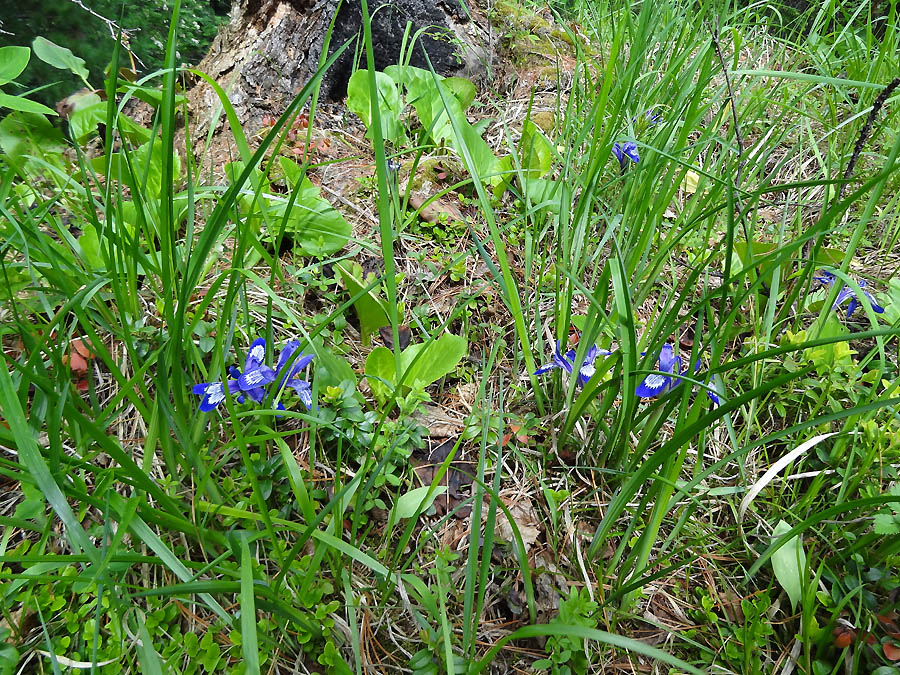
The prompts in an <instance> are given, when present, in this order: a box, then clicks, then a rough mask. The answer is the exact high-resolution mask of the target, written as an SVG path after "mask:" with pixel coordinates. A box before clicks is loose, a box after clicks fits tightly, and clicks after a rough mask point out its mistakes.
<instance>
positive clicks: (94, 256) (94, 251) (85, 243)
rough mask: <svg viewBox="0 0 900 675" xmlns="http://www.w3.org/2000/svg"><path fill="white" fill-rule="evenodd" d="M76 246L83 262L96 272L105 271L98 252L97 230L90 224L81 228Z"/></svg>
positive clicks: (101, 255) (104, 265)
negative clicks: (79, 250)
mask: <svg viewBox="0 0 900 675" xmlns="http://www.w3.org/2000/svg"><path fill="white" fill-rule="evenodd" d="M78 246H79V247H80V248H81V258H82V260H84V262H86V263H87V264H88V265H90V266H91V267H93V268H94V270H96V271H98V272H102V271H103V270H105V269H106V263H104V262H103V254H102V252H101V251H100V238H99V236H98V235H97V228H95V227H94V226H93V225H92V224H91V223H87V224H85V225H84V226H83V227H82V230H81V236H80V237H78Z"/></svg>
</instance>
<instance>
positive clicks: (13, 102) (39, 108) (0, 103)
mask: <svg viewBox="0 0 900 675" xmlns="http://www.w3.org/2000/svg"><path fill="white" fill-rule="evenodd" d="M0 108H7V109H9V110H18V111H21V112H27V113H38V114H40V115H56V111H55V110H53V108H48V107H47V106H45V105H44V104H43V103H38V102H37V101H31V100H29V99H27V98H22V97H21V96H10V95H9V94H4V93H3V92H2V91H0Z"/></svg>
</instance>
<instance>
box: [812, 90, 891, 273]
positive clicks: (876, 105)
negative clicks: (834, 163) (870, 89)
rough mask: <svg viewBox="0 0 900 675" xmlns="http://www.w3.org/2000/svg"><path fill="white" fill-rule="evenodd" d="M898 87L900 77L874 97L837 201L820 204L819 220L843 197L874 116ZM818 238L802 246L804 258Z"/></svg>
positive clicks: (870, 130) (839, 189)
mask: <svg viewBox="0 0 900 675" xmlns="http://www.w3.org/2000/svg"><path fill="white" fill-rule="evenodd" d="M898 86H900V77H896V78H894V80H893V81H892V82H891V83H890V84H888V85H887V86H886V87H885V88H884V89H882V90H881V91H880V92H879V94H878V96H876V97H875V100H874V101H873V102H872V109H871V110H870V111H869V116H868V117H867V118H866V123H865V124H864V125H863V128H862V129H860V131H859V137H858V138H857V139H856V145H854V146H853V154H852V155H850V161H849V162H848V164H847V168H846V169H845V170H844V175H843V177H842V180H841V184H840V185H839V186H838V192H837V199H836V200H835V201H834V202H830V201H829V200H828V198H827V197H826V199H825V200H824V201H823V203H822V211H821V213H820V216H819V217H820V218H821V216H823V215H824V214H825V211H827V210H828V206H829V204H830V203H834V204H838V203H839V202H840V201H841V197H843V195H844V188H845V187H846V186H847V183H849V182H850V178H851V176H852V175H853V169H854V168H856V162H857V161H859V157H860V155H861V154H862V149H863V146H865V144H866V141H867V140H869V134H870V133H871V132H872V126H873V125H874V124H875V116H876V115H877V114H878V111H879V110H881V109H882V108H883V107H884V104H885V103H886V102H887V100H888V97H889V96H890V95H891V92H893V91H894V89H896V88H897V87H898ZM818 239H819V237H818V236H816V237H813V238H812V239H810V240H809V241H808V242H807V243H806V245H805V246H804V258H807V259H809V258H810V257H811V256H812V252H813V248H814V247H815V246H816V244H817V243H818Z"/></svg>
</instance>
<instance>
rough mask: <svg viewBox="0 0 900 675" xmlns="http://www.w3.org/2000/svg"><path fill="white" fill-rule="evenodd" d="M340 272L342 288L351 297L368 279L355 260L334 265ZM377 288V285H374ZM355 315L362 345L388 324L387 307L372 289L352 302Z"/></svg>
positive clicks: (357, 292)
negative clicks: (357, 319)
mask: <svg viewBox="0 0 900 675" xmlns="http://www.w3.org/2000/svg"><path fill="white" fill-rule="evenodd" d="M336 267H337V268H338V271H339V272H340V273H341V280H342V281H343V282H344V288H346V289H347V292H348V293H349V294H350V297H353V296H355V295H357V294H359V293H361V292H362V291H363V289H364V288H366V287H367V286H368V285H369V283H371V282H370V281H368V280H367V279H363V276H362V267H360V265H359V264H358V263H355V262H349V263H347V262H343V263H338V264H337V265H336ZM376 288H377V287H376ZM353 308H354V309H355V310H356V316H357V317H358V318H359V332H360V335H361V338H362V344H363V346H368V345H369V343H370V342H371V341H372V335H373V334H374V333H376V332H377V331H378V329H379V328H381V327H382V326H387V325H389V324H390V322H391V321H390V319H389V318H388V312H387V308H386V307H385V306H384V303H383V302H382V301H381V299H380V298H379V297H378V296H377V295H376V294H375V293H374V289H372V290H369V291H366V292H365V293H363V294H362V295H361V296H360V297H359V298H357V300H356V302H355V303H353Z"/></svg>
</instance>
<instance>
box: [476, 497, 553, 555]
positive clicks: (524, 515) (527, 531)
mask: <svg viewBox="0 0 900 675" xmlns="http://www.w3.org/2000/svg"><path fill="white" fill-rule="evenodd" d="M500 501H502V502H503V503H504V504H505V505H506V507H507V508H508V509H509V513H510V515H511V516H512V519H513V521H515V524H516V528H517V529H518V530H519V534H520V535H521V537H522V543H523V544H524V545H525V552H526V553H527V552H528V550H529V549H530V548H531V547H532V546H533V545H534V543H535V542H536V541H537V540H538V537H539V536H541V528H540V522H541V521H540V520H539V519H538V517H537V514H536V513H535V511H534V507H533V506H532V505H531V500H530V499H528V497H520V498H517V499H511V498H508V497H501V498H500ZM485 515H487V514H485ZM494 534H495V536H497V537H498V538H499V539H502V540H503V541H507V542H510V543H512V542H513V541H515V536H514V535H513V529H512V525H510V523H509V518H507V516H506V512H505V511H503V510H498V512H497V524H496V528H495V529H494Z"/></svg>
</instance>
